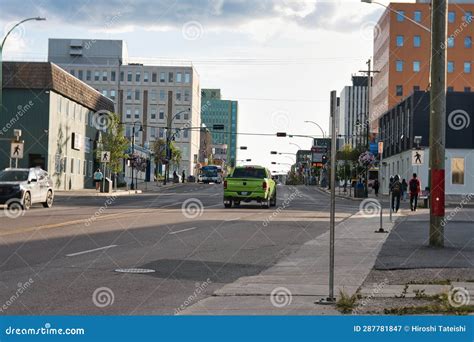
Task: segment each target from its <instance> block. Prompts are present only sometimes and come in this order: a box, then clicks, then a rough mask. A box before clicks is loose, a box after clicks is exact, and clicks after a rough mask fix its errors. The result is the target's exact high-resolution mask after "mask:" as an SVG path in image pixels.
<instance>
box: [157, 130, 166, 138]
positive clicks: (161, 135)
mask: <svg viewBox="0 0 474 342" xmlns="http://www.w3.org/2000/svg"><path fill="white" fill-rule="evenodd" d="M164 135H165V130H164V129H163V128H160V129H159V130H158V136H159V137H160V138H163V136H164Z"/></svg>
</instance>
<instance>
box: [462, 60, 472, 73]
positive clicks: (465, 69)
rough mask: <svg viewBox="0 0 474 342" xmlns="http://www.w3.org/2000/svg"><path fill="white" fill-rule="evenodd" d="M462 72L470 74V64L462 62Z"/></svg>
mask: <svg viewBox="0 0 474 342" xmlns="http://www.w3.org/2000/svg"><path fill="white" fill-rule="evenodd" d="M464 72H465V73H466V74H470V73H471V62H464Z"/></svg>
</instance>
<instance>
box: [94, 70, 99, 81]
mask: <svg viewBox="0 0 474 342" xmlns="http://www.w3.org/2000/svg"><path fill="white" fill-rule="evenodd" d="M99 79H100V72H98V71H94V81H98V80H99Z"/></svg>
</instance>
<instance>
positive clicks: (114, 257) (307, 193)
mask: <svg viewBox="0 0 474 342" xmlns="http://www.w3.org/2000/svg"><path fill="white" fill-rule="evenodd" d="M337 208H338V210H337V215H336V220H337V221H340V220H343V219H344V218H346V217H348V216H349V215H351V214H353V213H355V212H356V211H358V210H359V202H354V201H351V200H346V199H338V200H337ZM328 228H329V196H328V195H327V194H325V193H321V192H320V191H318V190H317V189H315V188H313V187H309V188H308V187H304V186H299V187H292V186H281V185H279V186H278V202H277V207H276V208H271V209H263V208H261V207H260V206H259V205H256V204H248V205H243V206H242V207H240V208H231V209H224V207H223V203H222V186H221V185H214V184H210V185H203V184H180V185H176V186H173V187H170V188H163V189H161V190H159V191H157V192H148V193H144V194H141V195H134V196H125V197H116V198H105V197H90V196H89V197H87V196H66V195H61V196H56V199H55V204H54V207H53V208H51V209H44V208H40V207H34V208H32V209H31V210H30V211H28V212H26V213H25V215H23V216H20V217H18V218H14V219H12V218H8V217H6V216H5V213H4V212H2V213H1V214H0V244H1V248H0V261H1V263H0V271H1V274H2V277H1V278H0V314H4V315H5V314H8V315H13V314H22V315H25V314H32V315H33V314H35V315H41V314H44V315H46V314H48V315H54V314H66V315H67V314H70V315H73V314H90V315H117V314H118V315H131V314H133V315H141V314H174V313H176V312H177V311H179V310H180V309H182V308H184V307H186V306H188V305H191V304H194V303H195V302H197V301H198V300H200V299H202V298H205V297H207V296H210V295H212V293H213V292H214V291H215V290H217V289H219V288H220V287H222V286H224V285H225V284H228V283H232V282H234V281H235V280H236V279H238V278H239V277H242V276H249V275H255V274H258V273H260V272H262V271H264V270H265V269H267V268H268V267H270V266H272V265H273V264H275V263H276V262H277V261H278V260H279V259H281V258H283V257H284V256H286V255H288V254H289V253H292V252H293V251H295V250H296V249H298V248H299V247H300V246H301V245H302V244H304V243H305V242H306V241H308V240H311V239H314V238H315V237H317V236H318V235H320V234H322V233H324V232H326V231H327V230H328ZM136 268H140V269H147V270H150V271H152V272H150V273H143V274H142V273H120V272H117V269H136ZM20 289H21V291H20Z"/></svg>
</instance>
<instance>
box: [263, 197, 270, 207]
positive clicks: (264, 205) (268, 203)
mask: <svg viewBox="0 0 474 342" xmlns="http://www.w3.org/2000/svg"><path fill="white" fill-rule="evenodd" d="M270 203H271V198H270V197H268V198H267V199H266V200H265V201H264V202H262V208H264V209H268V208H270V205H271V204H270Z"/></svg>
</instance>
